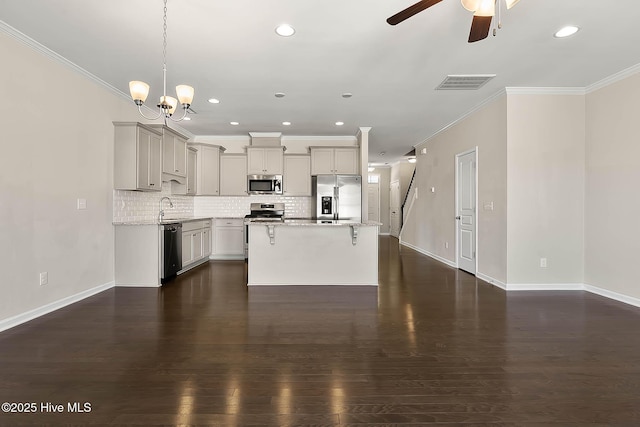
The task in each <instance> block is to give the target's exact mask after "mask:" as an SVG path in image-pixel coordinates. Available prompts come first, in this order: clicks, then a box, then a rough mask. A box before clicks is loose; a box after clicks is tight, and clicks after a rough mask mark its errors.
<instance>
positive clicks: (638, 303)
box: [584, 285, 640, 307]
mask: <svg viewBox="0 0 640 427" xmlns="http://www.w3.org/2000/svg"><path fill="white" fill-rule="evenodd" d="M584 289H585V290H586V291H588V292H591V293H592V294H596V295H600V296H601V297H605V298H610V299H612V300H616V301H620V302H623V303H625V304H629V305H633V306H634V307H640V299H639V298H635V297H631V296H629V295H624V294H619V293H617V292H613V291H608V290H606V289H602V288H598V287H596V286H591V285H584Z"/></svg>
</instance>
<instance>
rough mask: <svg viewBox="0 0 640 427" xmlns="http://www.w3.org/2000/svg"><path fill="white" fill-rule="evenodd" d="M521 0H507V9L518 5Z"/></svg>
mask: <svg viewBox="0 0 640 427" xmlns="http://www.w3.org/2000/svg"><path fill="white" fill-rule="evenodd" d="M519 1H520V0H507V9H511V8H512V7H513V6H515V5H516V3H518V2H519Z"/></svg>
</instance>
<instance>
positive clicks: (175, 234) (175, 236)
mask: <svg viewBox="0 0 640 427" xmlns="http://www.w3.org/2000/svg"><path fill="white" fill-rule="evenodd" d="M160 236H161V237H160V238H161V242H160V247H161V248H162V257H161V258H160V259H161V265H160V272H161V274H160V281H161V282H162V283H164V282H165V281H167V280H169V279H171V278H172V277H173V276H175V275H176V273H177V272H178V271H180V270H182V224H181V223H179V222H172V223H170V224H163V225H162V226H161V233H160Z"/></svg>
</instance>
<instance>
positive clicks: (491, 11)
mask: <svg viewBox="0 0 640 427" xmlns="http://www.w3.org/2000/svg"><path fill="white" fill-rule="evenodd" d="M495 14H496V2H495V0H480V4H479V5H478V9H476V13H474V14H473V16H494V15H495Z"/></svg>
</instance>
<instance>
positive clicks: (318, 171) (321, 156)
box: [309, 147, 359, 175]
mask: <svg viewBox="0 0 640 427" xmlns="http://www.w3.org/2000/svg"><path fill="white" fill-rule="evenodd" d="M309 148H310V150H311V175H323V174H346V175H357V174H358V173H359V168H358V154H359V152H358V150H359V147H309Z"/></svg>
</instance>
